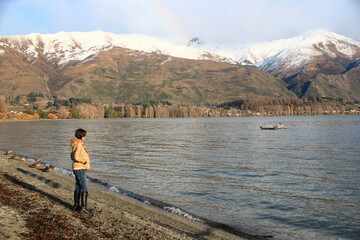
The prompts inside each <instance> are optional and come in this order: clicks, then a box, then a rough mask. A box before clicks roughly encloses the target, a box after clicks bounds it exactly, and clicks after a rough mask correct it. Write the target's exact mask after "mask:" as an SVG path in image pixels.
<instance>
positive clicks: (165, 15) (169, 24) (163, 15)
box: [148, 0, 188, 44]
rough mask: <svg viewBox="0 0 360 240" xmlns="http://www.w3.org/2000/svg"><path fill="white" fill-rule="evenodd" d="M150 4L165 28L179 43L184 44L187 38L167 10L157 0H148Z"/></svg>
mask: <svg viewBox="0 0 360 240" xmlns="http://www.w3.org/2000/svg"><path fill="white" fill-rule="evenodd" d="M148 2H149V4H150V6H151V7H152V8H153V10H154V11H155V13H156V14H157V15H158V16H159V17H160V19H161V20H162V22H163V23H164V25H165V26H166V28H167V30H168V31H169V32H170V33H171V34H172V35H174V36H175V37H176V40H177V41H179V43H181V44H185V43H186V42H187V40H188V37H187V35H186V34H184V32H183V30H182V29H181V27H180V26H179V24H178V23H177V22H176V21H175V20H174V18H173V17H172V16H171V14H170V13H169V11H168V10H167V9H166V8H164V7H163V6H162V4H161V3H160V1H159V0H148Z"/></svg>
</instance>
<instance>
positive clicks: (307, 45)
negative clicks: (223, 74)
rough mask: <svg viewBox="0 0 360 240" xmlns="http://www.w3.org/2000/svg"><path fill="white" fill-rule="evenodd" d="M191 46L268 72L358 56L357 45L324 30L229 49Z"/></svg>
mask: <svg viewBox="0 0 360 240" xmlns="http://www.w3.org/2000/svg"><path fill="white" fill-rule="evenodd" d="M193 39H197V40H198V38H193ZM193 39H192V40H193ZM191 46H194V47H198V48H201V49H204V50H206V51H209V52H214V53H217V54H219V55H221V56H223V57H226V58H230V59H232V60H234V61H236V62H238V63H240V64H253V65H255V66H258V67H260V68H261V69H263V70H265V71H267V72H272V71H274V70H276V69H277V68H278V67H280V66H281V67H282V69H281V70H289V69H291V68H294V67H298V66H300V65H301V66H304V65H307V64H308V63H310V62H311V60H313V59H314V57H316V56H320V55H324V54H325V55H328V56H329V57H332V58H335V57H336V56H337V55H338V54H339V53H340V54H343V55H344V56H347V57H349V58H351V59H353V58H354V56H356V54H358V53H359V47H360V41H356V40H354V39H351V38H348V37H345V36H342V35H339V34H336V33H332V32H328V31H326V30H315V31H310V32H306V33H304V34H301V35H298V36H296V37H293V38H289V39H280V40H274V41H266V42H258V43H249V44H241V43H240V44H232V45H215V44H211V43H207V44H206V43H203V42H201V44H191ZM283 63H286V64H283ZM282 64H283V65H282Z"/></svg>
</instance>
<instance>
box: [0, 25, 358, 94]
mask: <svg viewBox="0 0 360 240" xmlns="http://www.w3.org/2000/svg"><path fill="white" fill-rule="evenodd" d="M123 51H127V53H126V54H125V53H124V52H123ZM105 52H107V53H109V56H108V59H107V60H104V61H105V62H107V63H112V64H114V66H113V69H115V71H117V74H120V72H121V71H122V70H121V69H123V68H124V67H123V66H122V62H121V61H123V60H124V59H125V58H126V59H125V61H130V59H131V61H134V62H136V61H137V62H141V61H144V59H148V60H146V61H148V63H150V62H151V61H153V62H151V63H150V65H156V64H160V65H161V66H158V67H157V68H159V69H160V68H162V67H164V66H165V65H168V64H176V63H175V62H176V61H175V58H179V59H187V60H210V62H211V61H213V62H215V63H216V65H217V67H219V66H220V65H219V64H218V63H226V64H229V63H231V64H234V65H236V66H235V67H236V68H237V67H239V66H240V65H252V67H253V68H254V66H255V67H257V68H256V69H257V70H258V71H261V72H263V71H262V70H264V71H266V72H268V73H271V74H272V75H273V76H275V77H277V78H278V79H281V80H282V81H283V82H285V83H286V84H285V85H284V86H286V87H287V88H288V89H289V90H291V91H292V92H293V93H295V94H296V95H297V96H298V97H310V96H325V97H326V96H330V97H342V98H344V99H349V100H360V96H359V95H358V92H360V76H359V73H358V72H360V70H359V69H360V67H359V59H360V42H359V41H356V40H353V39H351V38H347V37H344V36H341V35H339V34H336V33H331V32H328V31H325V30H317V31H311V32H307V33H304V34H301V35H299V36H296V37H293V38H289V39H280V40H275V41H268V42H260V43H249V44H231V45H226V44H222V45H221V44H211V43H206V42H205V41H203V40H200V39H199V38H196V37H194V38H191V39H190V40H189V43H188V44H186V45H184V46H180V45H176V44H174V43H171V42H169V41H165V40H162V39H157V38H153V37H149V36H144V35H136V34H122V35H119V34H114V33H106V32H102V31H95V32H70V33H69V32H59V33H56V34H35V33H34V34H29V35H24V36H8V37H5V36H3V37H1V36H0V57H1V56H6V57H7V60H6V64H7V66H6V67H7V69H11V68H13V69H12V71H10V70H7V71H6V72H7V75H8V76H7V77H6V79H5V77H4V76H5V75H3V76H2V78H3V81H4V82H6V84H7V86H8V89H17V90H14V92H16V91H18V92H19V93H20V92H21V91H20V90H19V89H20V87H19V86H20V85H19V86H18V85H16V84H13V83H11V81H15V79H16V82H20V81H21V79H24V77H23V78H20V75H21V73H23V76H26V77H27V78H28V79H29V81H30V80H31V79H36V81H38V83H37V84H36V85H37V86H39V85H41V84H42V85H43V87H44V89H46V88H47V86H49V83H48V82H47V81H48V80H50V81H51V84H50V85H51V86H50V90H51V88H54V89H56V90H54V91H58V90H57V89H61V88H62V87H63V86H65V85H66V84H67V82H69V81H70V79H71V81H72V80H73V78H74V77H73V75H72V74H73V72H71V71H70V70H69V69H70V68H76V72H77V73H78V74H79V79H78V83H80V82H82V81H83V79H84V78H85V76H80V75H81V74H82V71H85V70H84V69H82V68H79V67H78V66H77V65H78V64H85V65H86V64H87V65H86V67H89V66H90V65H89V64H88V63H89V62H95V63H94V64H95V65H96V66H98V65H99V64H100V65H101V64H102V62H99V61H100V59H101V58H104V57H105V55H104V54H105ZM120 52H121V54H123V57H124V59H122V60H121V59H118V58H117V56H116V55H114V54H120ZM102 54H103V55H102ZM125 55H126V56H125ZM132 55H133V56H135V55H136V56H135V57H134V58H133V57H132ZM141 55H142V56H141ZM9 56H12V57H13V58H9ZM151 56H156V58H154V59H158V61H159V62H154V61H155V60H152V59H151ZM173 57H174V58H173ZM15 58H19V59H21V61H22V63H23V64H25V65H26V66H27V67H20V68H21V70H20V71H19V66H18V65H16V64H15V63H13V62H12V59H15ZM163 58H164V59H163ZM94 59H97V60H96V61H95V60H94ZM160 60H161V61H160ZM180 62H181V61H178V62H177V64H178V65H181V64H180ZM148 63H144V64H148ZM29 64H30V65H29ZM134 65H137V63H136V64H135V63H134ZM3 66H4V65H3ZM49 66H50V68H49ZM0 67H1V66H0ZM188 67H192V68H194V64H193V63H192V64H190V65H187V66H186V67H185V66H184V67H182V68H181V69H182V70H183V69H187V68H188ZM223 67H224V68H228V66H225V65H222V66H221V67H219V69H222V68H223ZM32 68H34V69H32ZM89 68H90V67H89ZM258 68H260V69H261V70H259V69H258ZM68 70H69V72H66V74H65V73H64V71H68ZM88 70H89V69H86V71H88ZM128 70H129V69H128ZM130 70H131V71H130ZM130 70H129V71H128V72H132V71H133V69H130ZM192 70H194V69H192ZM74 71H75V70H74ZM156 71H157V70H156ZM167 71H168V70H167ZM171 71H173V70H171ZM171 71H170V70H169V72H171ZM177 71H178V70H177ZM252 71H253V70H252ZM254 71H255V70H254ZM24 72H26V74H25V73H24ZM224 72H226V71H225V70H224ZM137 73H138V72H136V74H137ZM263 73H265V72H263ZM268 73H265V74H268ZM171 74H172V73H171ZM171 74H170V75H171ZM176 74H178V73H175V75H176ZM259 74H260V73H259ZM65 75H66V77H65ZM85 75H86V74H85ZM260 75H261V74H260ZM330 75H331V76H330ZM35 76H36V77H35ZM54 76H56V77H54ZM109 76H110V75H109ZM119 76H120V75H119ZM119 76H111V78H115V79H116V78H117V77H119ZM164 76H165V73H164ZM184 76H192V77H195V76H197V77H199V76H201V75H199V74H198V73H196V74H193V75H188V74H184ZM96 77H97V76H96ZM96 77H94V79H95V78H96ZM218 77H219V76H218ZM86 78H88V80H89V81H90V78H89V76H88V75H86ZM177 78H178V76H173V78H172V79H177ZM232 78H233V79H235V80H234V81H237V80H236V79H237V78H236V76H235V75H234V76H232ZM266 78H267V77H266ZM59 79H61V81H60V80H59ZM0 80H1V79H0ZM194 80H196V79H194ZM223 80H224V81H225V80H226V79H223ZM60 82H62V83H63V85H61V84H59V83H60ZM315 82H316V83H315ZM358 83H359V84H358ZM225 85H226V84H225ZM225 85H224V86H225ZM28 86H33V85H31V84H30V82H29V85H28ZM34 86H35V85H34ZM69 89H72V90H71V91H70V90H69V91H70V92H71V93H73V92H72V91H75V90H74V89H75V88H74V87H73V85H72V86H70V85H69ZM109 89H110V87H109ZM177 89H185V88H183V86H178V87H177ZM324 89H327V90H326V91H324ZM50 90H48V92H50ZM51 91H53V90H51ZM285 94H288V93H285Z"/></svg>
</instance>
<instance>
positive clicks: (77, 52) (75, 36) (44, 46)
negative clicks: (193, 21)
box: [0, 31, 226, 65]
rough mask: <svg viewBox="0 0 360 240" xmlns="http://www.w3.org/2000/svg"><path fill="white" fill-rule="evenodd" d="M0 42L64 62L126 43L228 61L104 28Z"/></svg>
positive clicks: (148, 49) (1, 39)
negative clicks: (107, 30)
mask: <svg viewBox="0 0 360 240" xmlns="http://www.w3.org/2000/svg"><path fill="white" fill-rule="evenodd" d="M0 46H4V47H11V48H14V49H16V50H18V51H19V52H25V53H26V54H27V55H29V56H31V57H33V58H35V59H36V58H38V56H39V53H42V54H43V55H44V56H45V57H46V59H47V60H48V61H55V62H56V64H58V65H64V64H66V63H68V62H70V61H74V60H79V61H83V60H85V59H87V58H89V57H92V56H95V55H96V54H98V53H99V52H100V51H102V50H108V49H111V48H114V47H123V48H128V49H132V50H138V51H143V52H146V53H151V52H156V53H160V54H164V55H170V56H174V57H179V58H186V59H202V60H205V59H206V60H216V61H226V59H224V58H223V57H220V56H218V55H216V54H213V53H210V52H207V51H205V50H202V49H196V48H191V47H185V46H179V45H175V44H173V43H170V42H168V41H164V40H161V39H156V38H152V37H148V36H145V35H137V34H122V35H118V34H114V33H106V32H102V31H94V32H59V33H56V34H36V33H33V34H29V35H25V36H9V37H0Z"/></svg>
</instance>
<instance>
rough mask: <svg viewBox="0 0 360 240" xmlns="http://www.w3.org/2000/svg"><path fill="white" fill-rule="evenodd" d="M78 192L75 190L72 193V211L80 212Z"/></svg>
mask: <svg viewBox="0 0 360 240" xmlns="http://www.w3.org/2000/svg"><path fill="white" fill-rule="evenodd" d="M80 208H81V206H80V191H79V190H75V191H74V209H73V210H74V211H80Z"/></svg>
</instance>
